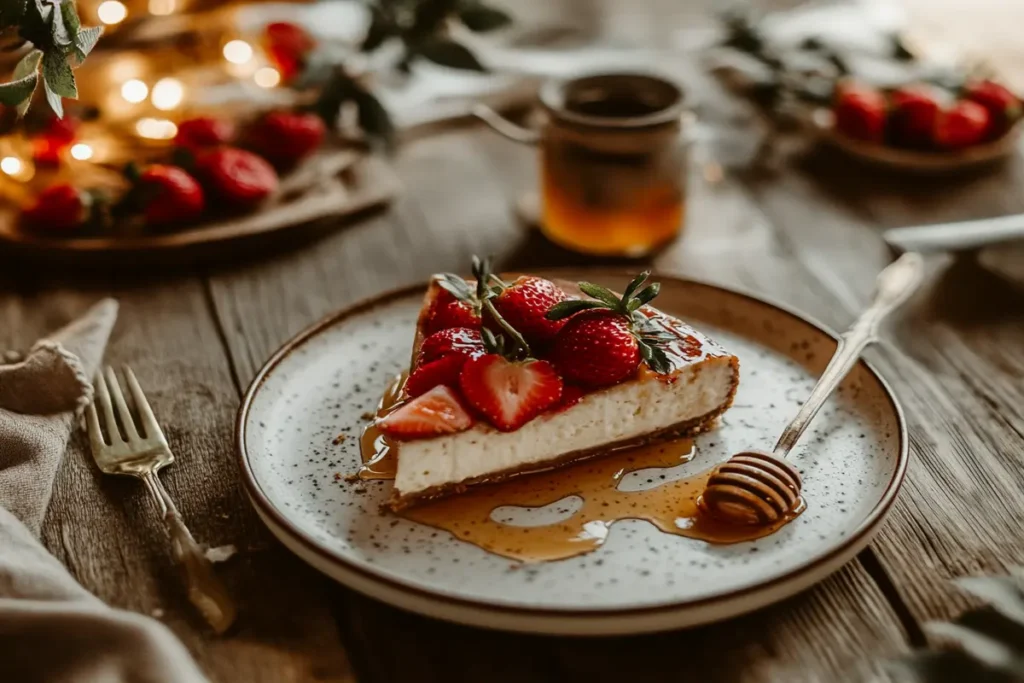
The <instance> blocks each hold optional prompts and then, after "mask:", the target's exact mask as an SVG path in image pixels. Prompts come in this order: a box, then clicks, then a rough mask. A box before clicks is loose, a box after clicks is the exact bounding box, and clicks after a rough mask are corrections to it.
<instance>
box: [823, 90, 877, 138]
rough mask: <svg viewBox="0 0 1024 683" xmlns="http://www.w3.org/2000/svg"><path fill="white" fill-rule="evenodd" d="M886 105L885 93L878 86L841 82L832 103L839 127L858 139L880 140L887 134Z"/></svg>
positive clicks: (837, 128) (838, 129)
mask: <svg viewBox="0 0 1024 683" xmlns="http://www.w3.org/2000/svg"><path fill="white" fill-rule="evenodd" d="M886 106H887V105H886V100H885V96H884V95H883V94H882V93H881V92H880V91H879V90H878V89H877V88H872V87H871V86H866V85H861V84H857V83H845V84H842V85H841V86H839V87H838V88H837V89H836V100H835V103H834V104H833V107H832V110H833V113H834V114H835V126H836V130H837V131H839V132H840V133H842V134H843V135H845V136H847V137H850V138H854V139H855V140H864V141H865V142H875V143H880V142H882V140H883V138H884V136H885V121H886Z"/></svg>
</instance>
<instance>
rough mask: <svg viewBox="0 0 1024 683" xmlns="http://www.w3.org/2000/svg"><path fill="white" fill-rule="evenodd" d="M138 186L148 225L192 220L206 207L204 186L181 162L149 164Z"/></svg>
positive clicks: (178, 223)
mask: <svg viewBox="0 0 1024 683" xmlns="http://www.w3.org/2000/svg"><path fill="white" fill-rule="evenodd" d="M136 188H137V191H138V197H139V202H140V204H141V208H142V213H143V215H144V216H145V218H146V225H149V226H152V227H166V226H176V225H181V224H182V223H189V222H191V221H194V220H196V219H197V218H199V217H200V216H201V215H202V213H203V210H204V209H205V208H206V200H205V197H204V195H203V188H202V187H200V185H199V182H198V181H197V180H196V179H195V178H193V177H192V176H191V175H189V173H188V171H186V170H185V169H183V168H181V167H179V166H171V165H168V164H154V165H152V166H149V167H148V168H146V170H144V171H143V172H142V173H141V174H139V178H138V181H137V183H136Z"/></svg>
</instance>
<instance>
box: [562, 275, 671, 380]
mask: <svg viewBox="0 0 1024 683" xmlns="http://www.w3.org/2000/svg"><path fill="white" fill-rule="evenodd" d="M650 276H651V271H649V270H645V271H644V272H642V273H640V274H639V275H637V276H636V277H635V278H633V280H632V282H630V283H629V284H628V285H626V289H625V290H624V291H623V292H622V296H621V297H619V296H616V294H615V292H613V291H611V290H610V289H608V288H607V287H602V286H601V285H596V284H594V283H592V282H580V283H578V286H579V288H580V291H582V292H583V293H584V294H586V295H587V296H589V297H591V300H588V299H569V300H566V301H562V302H560V303H558V304H555V305H554V306H552V307H551V310H550V311H548V313H547V315H546V316H545V317H546V318H547V319H548V320H564V319H565V318H569V317H571V316H574V315H576V314H577V313H579V312H580V311H586V310H598V309H604V310H608V311H612V312H613V313H617V314H619V315H621V316H622V317H623V318H625V319H626V321H627V323H628V324H629V329H630V332H631V333H632V334H633V336H634V337H635V338H636V341H637V348H638V349H639V350H640V355H641V356H642V357H643V359H644V360H645V361H646V362H647V365H648V366H650V367H651V369H652V370H654V371H655V372H657V373H660V374H667V373H669V372H671V371H672V362H671V361H670V360H669V357H668V355H667V354H666V353H665V350H664V348H662V347H664V346H665V345H666V344H667V343H669V342H671V341H673V340H674V339H675V336H674V335H672V334H670V333H668V332H665V331H664V330H662V329H661V328H659V327H658V326H656V325H654V324H652V323H651V321H650V319H649V318H648V317H647V316H645V315H644V314H643V313H640V308H641V307H643V306H645V305H647V304H649V303H650V302H651V301H653V300H654V298H655V297H656V296H658V293H659V292H660V291H661V285H660V284H658V283H657V282H655V283H653V284H651V285H648V286H647V287H645V288H643V289H641V287H643V286H644V284H645V283H646V282H647V278H649V277H650Z"/></svg>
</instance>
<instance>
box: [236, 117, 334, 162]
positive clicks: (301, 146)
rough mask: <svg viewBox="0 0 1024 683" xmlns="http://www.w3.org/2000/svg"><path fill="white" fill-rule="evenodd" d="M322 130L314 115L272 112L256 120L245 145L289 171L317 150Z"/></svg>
mask: <svg viewBox="0 0 1024 683" xmlns="http://www.w3.org/2000/svg"><path fill="white" fill-rule="evenodd" d="M325 133H326V127H325V126H324V122H323V119H321V118H320V117H319V116H317V115H316V114H309V113H300V112H288V111H276V112H271V113H269V114H267V115H266V116H264V117H263V118H262V119H260V120H259V121H258V122H257V123H256V125H255V126H254V127H253V128H252V130H251V131H250V132H249V144H250V145H251V146H252V148H253V149H254V150H255V151H256V152H258V153H259V154H260V155H262V156H263V157H264V158H265V159H267V160H268V161H270V162H271V163H272V164H274V165H276V166H283V167H289V166H294V165H295V164H296V163H298V162H299V161H301V160H302V159H304V158H306V157H307V156H309V155H310V154H312V153H313V152H315V151H316V150H317V148H318V147H320V145H321V144H322V143H323V141H324V135H325Z"/></svg>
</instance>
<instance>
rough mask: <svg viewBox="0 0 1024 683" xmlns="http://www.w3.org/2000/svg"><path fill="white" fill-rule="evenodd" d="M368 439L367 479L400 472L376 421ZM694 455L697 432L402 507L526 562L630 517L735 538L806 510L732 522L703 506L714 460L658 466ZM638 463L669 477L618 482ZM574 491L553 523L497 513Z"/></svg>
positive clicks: (597, 541) (715, 539) (564, 553)
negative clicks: (685, 472)
mask: <svg viewBox="0 0 1024 683" xmlns="http://www.w3.org/2000/svg"><path fill="white" fill-rule="evenodd" d="M403 379H404V378H402V377H399V378H397V379H396V380H395V381H394V382H393V383H392V384H391V385H390V386H389V387H388V389H387V391H386V392H385V394H384V397H383V398H382V399H381V402H380V405H379V407H378V412H377V416H378V417H382V416H384V415H387V414H388V413H389V412H390V411H392V410H394V409H395V406H396V404H397V403H398V400H399V397H400V394H401V386H402V382H403ZM361 446H362V459H363V465H362V467H361V468H360V470H359V475H358V476H359V478H360V479H390V478H393V477H394V473H395V464H396V459H397V458H396V456H397V453H396V448H395V444H393V443H391V442H390V441H389V439H388V438H387V436H386V435H384V434H383V433H382V432H380V430H379V429H377V428H376V426H375V423H371V424H370V425H369V426H368V427H367V428H366V430H365V431H364V432H363V437H362V441H361ZM695 455H696V449H695V447H694V444H693V441H692V440H691V439H677V440H674V441H667V442H662V443H658V444H651V445H646V446H638V447H632V448H625V449H621V450H618V451H615V452H613V453H610V454H608V455H606V456H603V457H599V458H593V459H588V460H584V461H582V462H580V463H578V464H575V465H569V466H566V467H561V468H558V469H555V470H550V471H546V472H537V473H534V474H528V475H523V476H520V477H516V478H513V479H510V480H508V481H505V482H501V483H497V484H486V485H481V486H478V487H474V488H471V489H470V490H469V491H467V492H465V493H461V494H458V495H454V496H451V497H448V498H443V499H441V500H438V501H434V502H429V503H423V504H420V505H417V506H415V507H412V508H409V509H407V510H403V511H402V512H401V513H399V515H400V516H401V517H404V518H406V519H409V520H411V521H414V522H419V523H421V524H426V525H428V526H432V527H435V528H438V529H442V530H444V531H448V532H450V533H451V534H452V535H453V536H455V537H456V538H458V539H460V540H463V541H466V542H467V543H472V544H473V545H476V546H478V547H480V548H482V549H484V550H486V551H488V552H491V553H494V554H496V555H501V556H503V557H507V558H510V559H513V560H519V561H523V562H546V561H552V560H563V559H566V558H569V557H574V556H577V555H583V554H585V553H588V552H591V551H593V550H596V549H597V548H599V547H600V546H601V545H602V544H603V543H604V541H605V539H606V538H607V536H608V531H609V529H610V527H611V526H612V525H613V524H614V523H615V522H618V521H620V520H624V519H641V520H646V521H648V522H650V523H652V524H654V525H655V526H656V527H658V528H659V529H660V530H661V531H663V532H665V533H669V534H674V535H677V536H685V537H687V538H693V539H697V540H701V541H706V542H708V543H716V544H729V543H740V542H743V541H753V540H755V539H758V538H762V537H764V536H767V535H769V534H772V533H774V532H775V531H777V530H779V529H780V528H781V527H783V526H784V525H785V524H787V523H788V522H789V521H790V520H792V519H794V518H795V517H797V516H798V515H799V514H800V513H801V512H803V509H804V505H803V503H802V502H801V503H800V505H798V506H797V507H796V509H795V510H794V511H793V512H792V513H790V514H789V515H788V516H786V517H785V518H784V519H782V520H781V521H779V522H777V523H775V524H771V525H764V526H741V525H735V524H728V523H723V522H720V521H717V520H716V519H714V518H713V517H711V516H710V515H708V514H706V513H705V514H702V513H701V506H700V494H701V493H702V492H703V490H704V488H705V486H706V484H707V480H708V478H709V477H710V476H711V473H712V471H713V469H714V468H708V469H706V470H704V471H701V472H698V473H696V474H691V475H689V476H687V477H684V478H682V479H676V480H669V479H670V477H669V476H667V475H666V474H664V473H659V472H658V471H657V469H658V468H661V469H665V468H672V467H675V466H678V465H681V464H684V463H687V462H689V461H690V460H692V459H693V457H694V456H695ZM638 470H653V471H651V472H648V473H646V478H647V479H659V478H660V477H663V476H664V477H665V479H666V482H665V483H664V484H661V485H659V486H656V487H654V488H648V489H644V490H633V491H630V490H626V491H622V490H619V484H620V483H621V482H622V480H623V479H624V478H625V477H626V476H627V475H629V474H630V473H632V472H636V471H638ZM573 496H576V497H578V498H579V499H581V500H582V504H581V506H580V507H579V509H578V510H576V512H574V513H571V514H568V516H563V517H562V518H561V519H560V520H558V521H555V522H553V523H549V524H544V525H542V526H522V525H517V524H515V523H513V520H512V518H511V517H509V516H507V515H506V516H505V517H506V521H498V520H496V519H495V518H494V517H495V512H496V511H497V510H499V508H508V507H519V508H540V507H548V506H551V505H552V504H554V503H557V502H559V501H563V500H565V499H569V498H571V497H573ZM567 512H568V510H567Z"/></svg>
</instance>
